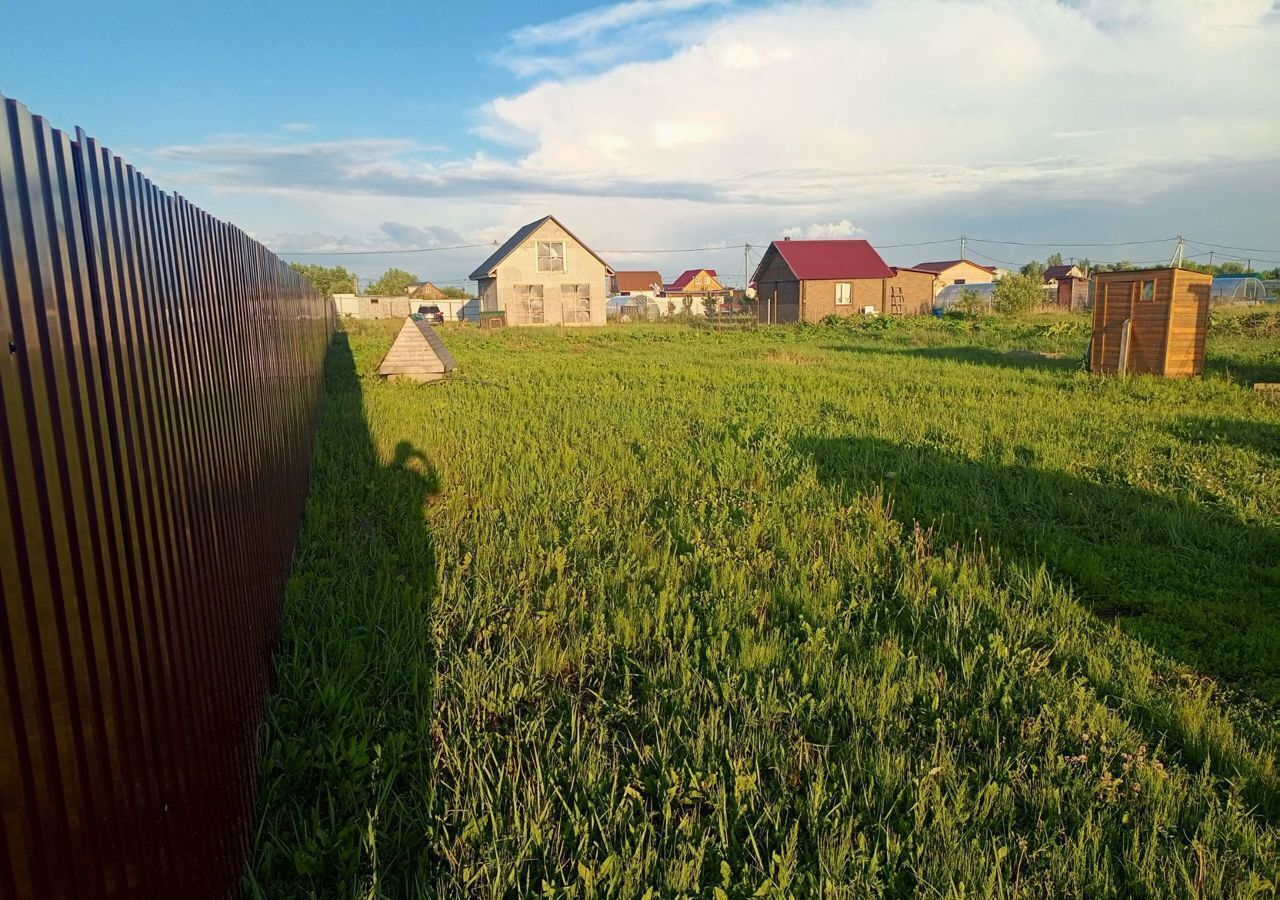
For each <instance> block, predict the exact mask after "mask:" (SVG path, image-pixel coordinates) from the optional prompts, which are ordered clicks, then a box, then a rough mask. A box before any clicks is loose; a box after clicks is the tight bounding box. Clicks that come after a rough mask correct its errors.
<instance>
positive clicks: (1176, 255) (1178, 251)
mask: <svg viewBox="0 0 1280 900" xmlns="http://www.w3.org/2000/svg"><path fill="white" fill-rule="evenodd" d="M1169 265H1171V266H1180V265H1182V235H1178V246H1177V247H1176V248H1175V249H1174V251H1173V259H1171V260H1169Z"/></svg>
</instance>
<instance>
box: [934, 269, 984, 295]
mask: <svg viewBox="0 0 1280 900" xmlns="http://www.w3.org/2000/svg"><path fill="white" fill-rule="evenodd" d="M995 280H996V277H995V275H993V274H992V273H991V272H988V271H987V270H986V269H984V268H982V266H977V265H974V264H973V263H971V262H961V263H956V264H955V265H954V266H952V267H951V268H949V269H943V270H942V271H941V272H939V273H938V275H937V279H936V280H935V281H934V283H933V295H934V296H935V297H936V296H938V294H939V293H940V292H941V291H942V289H943V288H944V287H947V286H948V285H952V284H960V283H961V281H963V282H964V283H965V284H991V283H992V282H993V281H995Z"/></svg>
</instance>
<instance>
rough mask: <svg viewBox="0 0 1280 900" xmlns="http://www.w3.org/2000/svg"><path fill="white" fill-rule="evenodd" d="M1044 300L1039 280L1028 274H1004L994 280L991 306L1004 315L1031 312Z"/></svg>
mask: <svg viewBox="0 0 1280 900" xmlns="http://www.w3.org/2000/svg"><path fill="white" fill-rule="evenodd" d="M1043 301H1044V290H1043V289H1042V288H1041V287H1040V281H1039V280H1038V279H1035V278H1032V277H1031V276H1029V275H1006V276H1005V277H1004V278H1001V279H1000V280H999V281H997V282H996V289H995V296H994V298H993V299H992V306H994V307H995V310H996V312H998V313H1001V314H1002V315H1006V316H1020V315H1022V314H1023V313H1027V312H1031V311H1032V310H1033V309H1036V308H1037V307H1039V306H1040V304H1041V303H1042V302H1043Z"/></svg>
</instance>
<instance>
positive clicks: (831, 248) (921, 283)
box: [752, 238, 934, 323]
mask: <svg viewBox="0 0 1280 900" xmlns="http://www.w3.org/2000/svg"><path fill="white" fill-rule="evenodd" d="M752 280H753V281H754V282H755V285H756V301H757V308H758V310H759V315H760V320H761V321H763V322H777V323H783V322H819V321H821V320H822V319H824V318H826V317H827V316H831V315H835V316H851V315H863V314H880V313H884V314H888V315H899V316H909V315H928V314H929V312H930V311H931V310H932V308H933V281H934V276H933V273H932V272H927V271H922V270H919V269H908V268H895V267H893V266H890V265H888V264H887V263H885V261H884V260H883V259H882V258H881V257H880V254H879V253H877V252H876V250H875V248H874V247H872V246H871V244H870V243H868V242H867V241H864V240H857V239H847V240H845V239H841V240H812V241H809V240H805V241H801V240H794V241H793V240H791V239H790V238H786V239H783V240H781V241H774V242H773V243H772V244H770V245H769V249H768V250H766V251H765V252H764V256H762V257H761V258H760V264H759V265H758V266H756V271H755V276H754V278H753V279H752Z"/></svg>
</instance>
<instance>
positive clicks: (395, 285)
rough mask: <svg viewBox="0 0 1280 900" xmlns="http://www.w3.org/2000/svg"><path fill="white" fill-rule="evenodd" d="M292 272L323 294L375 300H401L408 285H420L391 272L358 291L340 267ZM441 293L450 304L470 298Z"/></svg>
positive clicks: (296, 267) (453, 291)
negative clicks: (372, 297) (382, 298)
mask: <svg viewBox="0 0 1280 900" xmlns="http://www.w3.org/2000/svg"><path fill="white" fill-rule="evenodd" d="M289 265H290V266H292V267H293V271H295V272H297V273H298V274H299V275H301V276H302V277H303V278H305V279H306V280H307V283H308V284H310V285H311V286H312V287H313V288H315V289H316V290H317V291H319V292H320V293H322V294H357V293H358V294H362V295H364V296H377V297H401V296H404V295H405V294H406V293H408V290H409V285H411V284H417V283H418V282H420V281H422V279H421V278H419V277H418V276H417V275H414V274H413V273H412V272H406V271H405V270H404V269H396V268H391V269H387V271H385V272H383V273H382V275H380V276H379V277H378V279H377V280H376V281H373V282H371V283H370V284H367V285H365V286H364V289H363V290H358V288H357V283H356V275H355V273H354V272H349V271H347V269H346V268H345V267H343V266H333V267H332V268H327V267H325V266H320V265H315V264H314V263H311V264H308V263H290V264H289ZM440 293H442V294H444V296H445V297H446V298H448V299H450V300H467V299H469V298H470V297H471V295H470V294H468V293H467V292H466V291H465V290H463V289H462V288H460V287H441V288H440Z"/></svg>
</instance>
